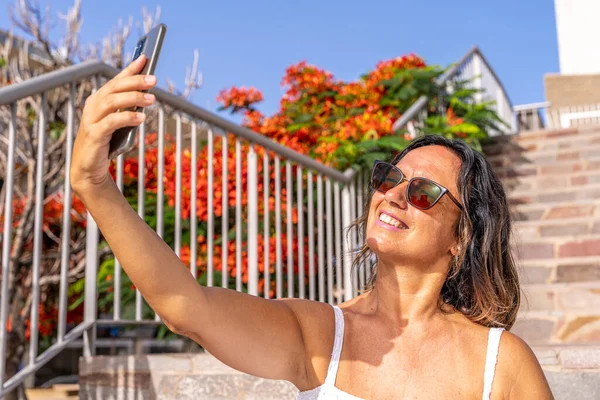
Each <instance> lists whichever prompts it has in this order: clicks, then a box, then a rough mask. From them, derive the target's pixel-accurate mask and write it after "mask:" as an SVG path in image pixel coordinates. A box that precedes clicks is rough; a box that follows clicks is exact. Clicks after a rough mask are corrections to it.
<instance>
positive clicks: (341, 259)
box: [0, 62, 368, 397]
mask: <svg viewBox="0 0 600 400" xmlns="http://www.w3.org/2000/svg"><path fill="white" fill-rule="evenodd" d="M116 73H117V70H115V69H113V68H112V67H109V66H107V65H104V64H102V63H100V62H85V63H82V64H79V65H75V66H72V67H68V68H65V69H62V70H58V71H54V72H51V73H48V74H45V75H43V76H39V77H36V78H33V79H31V80H28V81H25V82H22V83H19V84H16V85H12V86H8V87H4V88H1V89H0V109H3V110H4V112H5V113H7V114H8V115H10V118H9V121H8V134H7V135H6V136H5V137H6V140H5V141H4V142H5V143H4V144H0V145H4V146H5V148H6V149H7V152H6V155H7V160H6V165H7V170H6V177H5V179H4V184H3V190H4V198H3V200H4V213H3V216H2V217H3V220H4V228H3V233H2V242H3V243H2V289H1V290H2V291H1V299H0V356H1V359H0V382H1V388H0V397H1V396H2V395H4V394H6V393H8V392H9V391H11V390H12V389H14V388H15V387H16V386H17V385H19V384H20V383H21V382H22V381H23V380H24V378H25V377H26V376H28V375H30V374H32V373H34V372H35V371H36V370H37V369H39V368H40V367H41V366H43V365H44V364H45V363H46V362H47V361H49V360H50V359H51V358H52V357H53V356H55V355H56V354H58V353H59V352H60V351H61V350H62V349H64V348H65V347H67V346H69V345H70V344H72V343H73V342H74V341H75V340H78V339H79V338H81V337H83V351H84V355H85V356H90V355H93V354H95V347H96V328H97V326H101V325H111V326H119V325H158V324H160V320H159V318H158V317H157V316H150V317H148V316H147V313H146V312H145V311H144V310H145V309H144V307H145V306H144V302H143V299H142V297H141V295H140V294H139V292H136V296H135V306H134V308H135V313H134V316H133V317H132V318H125V317H124V313H125V310H124V309H123V304H122V296H123V295H124V292H123V290H124V289H123V279H124V278H123V276H122V272H121V267H120V265H119V263H118V260H114V269H113V270H112V272H113V274H114V278H113V281H112V282H114V284H113V285H112V287H111V290H110V293H111V296H113V300H112V302H111V303H112V307H110V308H111V309H112V313H111V315H104V316H101V317H99V316H98V312H99V307H98V296H99V286H98V282H97V279H95V278H96V277H97V276H98V273H99V267H100V266H101V265H100V262H101V261H106V260H109V259H110V258H111V257H112V256H111V255H110V253H109V251H108V252H107V251H106V248H105V246H104V242H102V239H101V237H100V234H99V231H98V228H97V225H96V224H95V222H94V220H93V218H92V217H91V215H89V214H87V216H86V217H85V227H84V228H83V227H82V226H74V225H73V222H72V207H73V204H72V200H71V199H72V194H71V189H70V181H69V173H68V171H69V167H70V158H71V150H72V144H73V140H74V135H75V131H76V126H77V120H78V115H79V113H80V112H81V109H82V107H83V102H82V101H81V102H80V103H76V100H75V99H76V93H80V92H82V91H85V90H89V91H90V92H91V91H93V90H95V88H97V87H99V86H100V85H101V84H102V81H103V80H106V79H110V78H112V77H113V76H114V75H115V74H116ZM59 92H61V93H63V94H65V93H66V96H64V100H65V101H64V104H63V105H61V107H60V109H59V110H58V111H57V112H56V115H61V116H62V117H64V119H65V121H66V123H65V126H64V131H63V132H62V135H61V136H60V139H58V140H64V146H65V157H66V160H65V164H64V166H62V167H61V168H59V169H60V172H59V174H62V184H61V185H60V186H59V187H58V188H57V187H54V188H50V187H48V183H47V182H46V181H45V177H47V176H48V174H49V171H48V169H49V166H48V165H45V162H46V161H47V160H48V157H50V155H49V154H48V153H49V149H50V147H53V146H56V145H57V139H51V138H50V137H49V136H52V135H51V126H52V123H53V121H51V120H50V119H49V116H48V110H47V108H48V99H49V98H52V99H53V101H56V98H57V96H58V97H60V94H57V93H59ZM152 93H154V94H155V95H156V98H157V105H156V106H155V107H153V108H152V109H151V110H149V111H148V113H149V116H148V118H147V119H146V121H145V123H144V125H142V126H141V127H140V129H139V136H140V139H139V148H138V149H137V154H134V155H130V156H129V157H128V156H127V155H126V156H125V157H124V156H120V157H119V158H118V159H117V162H116V181H117V184H118V186H119V187H120V188H121V190H123V189H124V188H129V189H134V190H135V194H133V195H132V194H131V193H129V194H128V195H129V196H130V197H132V199H131V201H132V204H134V205H137V211H138V214H139V215H140V216H141V217H142V218H146V219H147V220H148V219H149V218H150V219H153V220H155V229H156V231H157V233H158V234H159V235H160V236H161V237H163V238H164V239H165V240H168V241H170V242H171V243H172V247H173V249H174V251H175V252H176V253H177V254H178V255H179V256H182V250H183V248H184V247H185V246H186V245H189V253H188V254H189V255H188V258H189V266H190V271H191V273H192V274H193V275H194V276H195V277H197V278H201V275H203V276H204V278H205V279H206V284H207V285H209V286H213V285H219V286H223V287H230V288H234V289H236V290H240V291H241V290H244V291H247V292H248V293H250V294H253V295H261V296H264V297H266V298H269V297H271V295H273V297H276V298H280V297H300V298H309V299H312V300H319V301H325V302H329V303H331V304H337V303H341V302H343V301H346V300H349V299H351V298H353V297H354V296H355V295H356V294H357V289H358V286H359V284H364V282H365V281H366V279H368V276H367V272H365V269H362V270H361V271H360V272H357V271H354V273H351V261H352V259H351V255H350V252H349V251H350V250H351V249H353V248H355V247H357V246H358V244H359V243H358V240H359V239H358V237H357V235H356V234H352V235H350V236H349V238H350V239H349V240H350V242H349V241H347V240H346V239H345V237H344V236H345V235H344V229H343V228H344V227H347V226H348V225H349V224H350V222H351V221H352V220H353V219H355V218H356V217H357V216H358V214H359V213H360V212H361V210H362V202H363V199H364V198H366V197H365V196H366V190H367V185H366V184H365V182H364V180H363V178H364V174H356V173H355V172H354V171H347V172H345V173H342V172H340V171H338V170H335V169H333V168H330V167H327V166H325V165H322V164H320V163H319V162H317V161H315V160H314V159H312V158H310V157H308V156H305V155H303V154H300V153H297V152H295V151H293V150H291V149H289V148H287V147H285V146H282V145H280V144H278V143H276V142H273V141H271V140H270V139H268V138H266V137H264V136H261V135H259V134H257V133H255V132H252V131H250V130H249V129H246V128H243V127H240V126H238V125H236V124H234V123H232V122H230V121H227V120H225V119H223V118H221V117H219V116H218V115H215V114H213V113H210V112H208V111H206V110H204V109H202V108H200V107H197V106H195V105H193V104H191V103H189V102H187V101H185V100H183V99H182V98H180V97H177V96H175V95H172V94H170V93H168V92H165V91H163V90H160V89H154V90H152ZM82 99H83V97H82ZM32 110H34V111H33V112H32ZM173 124H174V126H175V129H174V130H175V133H174V136H175V140H174V143H172V142H171V141H170V135H169V133H168V132H167V128H166V126H168V125H173ZM153 128H155V129H156V136H157V142H155V143H146V139H148V138H149V137H150V136H151V135H150V133H151V132H150V131H151V130H153ZM19 132H21V133H22V134H23V137H25V138H27V137H28V136H29V139H32V143H36V145H37V149H36V150H35V151H34V152H33V153H35V154H36V162H35V172H33V171H30V170H28V169H26V168H25V169H24V167H23V165H22V164H23V163H24V161H25V160H24V159H23V158H24V157H25V156H24V155H23V152H21V151H19V146H26V145H27V144H24V143H22V142H23V139H20V136H19V135H20V134H19ZM49 140H51V142H49ZM30 150H31V149H30ZM150 151H154V153H153V154H154V155H155V157H156V160H155V161H153V162H155V164H153V166H154V168H153V169H152V170H151V171H146V168H145V167H140V166H146V163H147V162H148V159H147V157H148V155H149V154H150ZM203 156H204V158H202V157H203ZM167 157H174V163H171V164H168V163H167V162H166V161H165V160H166V158H167ZM135 162H137V165H138V171H137V176H136V177H132V176H131V175H133V174H132V173H130V171H129V172H127V173H126V172H125V168H126V167H127V165H128V163H135ZM184 164H185V165H186V166H188V168H187V170H184V168H183V165H184ZM173 165H174V169H175V170H174V171H173V170H172V169H169V168H171V167H172V166H173ZM234 165H235V174H234V175H235V176H230V175H229V167H232V168H233V166H234ZM219 166H220V168H219ZM52 167H53V168H54V167H56V165H52ZM243 169H244V171H242V170H243ZM191 171H192V172H191ZM25 173H29V174H30V175H31V177H33V179H34V182H35V185H34V186H35V196H34V197H35V198H34V204H35V206H34V209H33V210H32V213H33V217H34V220H35V223H34V225H33V237H32V239H31V242H32V243H33V248H32V250H31V255H32V260H33V261H32V267H31V282H32V284H31V296H30V299H31V301H30V305H29V307H30V332H31V334H30V337H29V345H28V347H29V354H28V362H27V364H26V365H25V367H24V368H22V369H21V370H20V371H18V372H17V373H16V374H15V375H14V376H12V377H9V379H6V378H7V376H6V372H7V371H6V365H5V363H6V354H7V337H8V327H7V324H8V323H9V313H10V312H9V301H11V299H10V294H11V293H13V291H14V287H12V288H11V287H9V285H11V284H12V285H14V282H11V281H12V280H13V279H14V276H12V275H11V274H13V273H14V269H15V268H17V265H16V264H17V263H19V262H20V261H19V260H16V259H15V258H14V257H12V256H11V250H12V248H13V245H15V243H14V241H15V240H20V239H19V238H16V236H15V235H17V233H16V230H18V226H15V223H16V220H15V218H16V217H17V215H16V214H15V213H14V212H13V211H14V204H15V201H16V199H17V197H18V196H19V194H18V193H19V191H20V185H26V184H27V182H25V180H24V179H22V178H23V177H22V175H23V174H25ZM146 173H149V174H150V173H151V174H155V175H156V176H155V181H154V184H155V185H156V187H155V188H154V187H153V188H150V187H149V186H148V179H149V178H148V177H147V176H145V174H146ZM127 174H128V175H127ZM167 174H169V175H168V176H167ZM126 175H127V176H128V177H129V178H136V179H137V182H135V179H134V180H133V181H132V182H129V183H126V182H125V180H126V179H125V178H126ZM184 178H185V181H184ZM130 180H131V179H130ZM173 180H174V181H175V182H174V186H175V188H174V193H173V191H171V192H170V193H167V189H166V186H169V187H172V184H173V183H172V182H173ZM187 182H189V187H188V186H185V187H184V184H185V185H187ZM30 183H31V182H30ZM219 183H220V185H219ZM201 184H202V185H201ZM283 185H285V186H283ZM219 186H220V187H219ZM200 187H203V188H205V189H206V192H205V193H200V192H199V188H200ZM284 188H285V189H284ZM232 190H235V196H230V192H231V191H232ZM217 191H220V196H218V195H217V193H216V192H217ZM50 192H52V193H53V195H57V196H59V197H60V198H62V199H63V205H64V208H63V213H62V227H61V229H60V233H56V234H55V235H54V236H58V237H54V238H53V239H54V240H55V242H57V243H58V244H57V247H58V248H59V252H60V256H59V257H58V259H59V260H60V272H59V277H60V279H59V280H58V326H57V335H56V337H55V338H54V339H53V341H52V345H51V346H50V347H49V348H48V349H46V350H45V351H43V352H42V353H41V354H38V347H39V329H38V322H39V319H38V310H39V306H40V301H41V300H40V293H41V292H42V290H41V285H40V283H41V281H40V280H41V279H42V278H43V275H44V271H47V270H48V268H49V266H48V265H46V264H47V262H48V260H46V258H45V257H44V256H45V254H44V252H45V251H46V247H47V244H46V242H47V241H48V236H49V235H50V234H51V232H48V230H47V227H45V226H44V218H45V217H46V215H45V212H46V211H45V209H44V204H45V202H46V201H47V198H48V196H49V193H50ZM21 196H23V195H21ZM173 197H174V198H173ZM219 197H220V199H219ZM149 198H152V199H154V201H155V203H153V204H154V206H153V207H151V209H149V207H148V206H147V202H148V199H149ZM198 198H202V201H201V204H202V206H203V208H205V209H204V210H203V211H200V210H199V209H198V207H197V205H198V201H199V200H198ZM168 202H171V203H173V208H174V221H171V220H169V221H165V218H166V217H165V213H166V212H167V210H166V208H165V204H166V203H168ZM186 204H187V205H186ZM184 205H186V207H187V206H189V211H186V212H185V214H187V215H186V218H185V220H184V210H183V209H182V207H183V206H184ZM166 207H167V208H169V206H168V205H167V206H166ZM218 209H220V211H218V212H217V210H218ZM282 211H283V212H282ZM21 217H23V216H22V215H21ZM171 222H172V223H173V230H174V232H173V237H167V236H168V235H167V232H166V231H165V228H166V227H167V224H170V223H171ZM199 228H202V230H203V231H202V232H199ZM73 230H78V231H79V233H80V234H81V235H82V234H83V232H85V249H84V250H85V251H84V253H85V258H84V259H83V260H82V261H81V263H83V264H84V271H83V276H85V278H87V279H85V286H84V301H83V304H84V310H83V321H82V322H80V323H78V324H77V325H75V326H69V325H68V324H67V322H66V321H67V314H68V312H69V306H70V304H68V303H69V285H70V284H72V283H73V280H74V279H75V278H74V276H71V275H70V273H71V272H72V270H73V268H74V261H73V259H72V254H71V253H72V252H73V251H74V249H73V244H72V243H71V242H72V240H71V238H72V236H73ZM201 233H202V235H203V236H204V237H205V240H204V241H202V242H201V243H199V241H197V240H196V239H195V238H196V237H198V236H199V235H200V234H201ZM186 237H187V238H189V239H185V238H186ZM15 238H16V239H15ZM80 238H81V236H80ZM186 240H187V242H188V243H186ZM243 241H245V242H246V243H243ZM261 241H262V243H259V242H261ZM17 244H18V243H17ZM202 244H204V245H205V246H206V253H204V252H203V251H202V250H201V248H199V245H202ZM273 247H274V248H275V249H274V252H273V251H272V249H273ZM186 251H187V250H186ZM217 252H218V253H220V256H221V257H220V266H219V265H218V264H219V260H218V259H217V258H216V253H217ZM230 252H231V253H232V254H231V255H232V256H233V255H234V254H235V256H234V262H233V264H234V265H235V267H234V268H233V269H228V265H231V258H230V254H229V253H230ZM205 254H206V256H205ZM272 254H273V256H272ZM243 255H246V257H247V258H244V257H243ZM200 259H202V270H199V269H198V267H197V265H198V263H199V262H200ZM81 263H80V265H83V264H81ZM243 263H244V264H246V265H243ZM243 270H247V273H245V272H244V271H243ZM218 274H220V275H221V279H220V281H218V279H216V278H218ZM230 275H235V277H233V276H230ZM259 282H260V283H262V285H261V286H260V287H259ZM103 296H104V294H103Z"/></svg>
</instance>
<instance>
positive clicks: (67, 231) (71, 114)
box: [0, 82, 75, 385]
mask: <svg viewBox="0 0 600 400" xmlns="http://www.w3.org/2000/svg"><path fill="white" fill-rule="evenodd" d="M67 107H68V109H67V138H66V142H65V183H64V193H63V226H62V234H61V237H60V246H61V249H60V250H61V251H60V288H59V294H58V331H57V334H58V337H57V341H58V343H62V342H63V340H64V338H65V335H66V333H67V311H68V310H67V307H68V290H69V286H68V285H69V282H68V279H69V264H70V259H71V207H72V196H73V194H72V191H71V174H70V171H71V155H72V153H73V137H74V135H75V127H74V125H75V82H72V83H71V84H70V85H69V101H68V102H67ZM2 356H3V355H2V354H0V357H2ZM1 384H2V380H1V379H0V385H1Z"/></svg>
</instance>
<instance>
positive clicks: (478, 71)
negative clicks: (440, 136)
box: [392, 46, 517, 137]
mask: <svg viewBox="0 0 600 400" xmlns="http://www.w3.org/2000/svg"><path fill="white" fill-rule="evenodd" d="M454 81H459V82H466V87H467V88H471V89H477V90H478V93H477V94H476V95H475V102H476V103H482V102H494V104H492V105H491V108H492V109H494V110H495V111H496V113H497V114H498V116H499V117H500V118H501V119H502V120H503V121H505V122H506V123H507V125H508V126H507V127H506V128H504V129H503V130H501V131H500V132H492V134H507V133H513V132H515V131H516V128H517V127H516V125H515V121H514V114H513V109H512V104H511V102H510V99H509V97H508V94H507V92H506V90H505V89H504V86H503V85H502V82H501V81H500V79H499V78H498V76H497V75H496V72H495V71H494V70H493V69H492V67H491V66H490V64H489V62H488V61H487V59H486V58H485V57H484V56H483V54H482V53H481V50H479V48H478V47H477V46H475V47H473V48H472V49H471V50H469V52H468V53H467V54H465V55H464V56H463V57H462V58H461V59H460V60H459V61H458V62H457V63H455V64H454V65H453V66H452V67H450V68H448V70H446V71H445V72H444V73H443V74H442V75H440V76H439V77H438V78H437V80H436V83H437V85H438V86H439V87H440V88H449V89H450V90H452V89H451V88H452V82H454ZM428 102H429V99H428V98H427V97H426V96H421V97H420V98H419V99H418V100H417V101H416V102H415V103H414V104H413V105H412V106H411V107H410V108H409V109H408V110H407V111H406V112H405V113H404V114H403V115H402V117H401V118H399V119H398V120H397V121H396V122H395V123H394V125H393V127H392V129H394V130H395V131H396V130H398V129H406V130H407V131H408V132H409V133H410V134H411V135H412V136H413V137H415V136H417V135H418V134H419V131H420V129H421V128H422V127H423V123H424V120H425V118H426V117H427V110H426V107H427V104H428Z"/></svg>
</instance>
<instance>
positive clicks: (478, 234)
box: [353, 135, 520, 329]
mask: <svg viewBox="0 0 600 400" xmlns="http://www.w3.org/2000/svg"><path fill="white" fill-rule="evenodd" d="M446 164H449V165H446ZM403 171H406V172H407V173H410V175H408V176H410V180H409V179H408V178H407V177H406V175H405V174H404V172H403ZM427 176H431V177H434V176H435V177H436V179H438V182H436V181H434V180H431V179H427V178H426V177H427ZM404 181H408V182H409V183H408V184H407V185H406V187H404V185H401V182H404ZM415 182H418V183H417V184H415ZM440 182H444V183H446V182H447V186H444V185H442V184H441V183H440ZM449 188H451V189H449ZM459 188H460V190H459ZM371 189H372V193H371V202H369V203H367V208H366V210H365V213H364V215H363V216H362V217H361V218H359V219H358V220H357V221H355V223H354V226H353V227H354V228H358V229H359V231H360V232H361V233H362V235H363V237H366V241H365V245H364V246H363V247H362V248H361V249H360V253H359V256H358V257H357V258H356V259H355V261H354V267H355V268H358V267H359V266H361V265H368V263H365V262H364V261H366V259H368V258H370V257H372V256H373V255H375V256H376V257H377V258H378V259H379V255H378V253H379V252H380V251H379V248H380V245H379V244H378V236H377V232H375V230H374V229H372V228H370V226H371V225H380V223H379V221H381V220H382V219H383V222H388V221H387V218H395V220H397V221H398V220H399V221H400V222H401V223H402V224H404V225H405V224H406V221H403V220H402V218H400V217H399V211H400V210H401V209H402V208H403V207H402V206H401V204H402V201H401V200H398V198H399V195H398V193H397V191H398V190H400V191H402V193H400V195H403V196H400V197H401V198H402V199H403V201H405V202H407V203H408V204H410V205H412V206H413V207H415V208H417V209H421V210H428V209H430V208H432V207H433V206H434V205H435V204H436V203H437V202H438V201H441V204H444V205H443V206H442V207H443V211H444V213H443V214H444V216H445V218H447V219H448V221H447V223H445V224H443V225H442V226H444V227H446V231H444V232H442V233H440V234H439V235H438V234H434V231H433V230H432V229H434V228H433V227H430V228H428V229H427V230H421V232H422V233H423V235H422V236H421V237H420V239H421V240H422V243H423V244H424V245H425V246H426V247H427V248H428V249H429V251H425V250H424V249H423V254H419V257H420V259H421V260H425V258H424V256H425V254H427V253H429V254H430V255H431V256H432V258H434V259H439V258H440V257H441V258H442V259H444V256H445V257H446V258H447V260H445V259H444V261H447V262H446V264H447V265H449V266H450V267H449V272H448V276H447V278H446V280H445V281H444V285H443V286H442V290H441V293H440V307H442V308H443V306H444V305H450V306H452V307H453V308H454V309H456V310H459V311H460V312H461V313H463V314H464V315H466V316H468V317H469V318H470V319H471V320H472V321H473V322H477V323H480V324H483V325H485V326H490V327H492V326H495V327H503V328H507V329H508V328H510V327H511V326H512V325H513V324H514V322H515V318H516V313H517V311H518V308H519V303H520V290H519V280H518V275H517V270H516V267H515V262H514V260H513V257H512V253H511V252H510V251H509V249H510V234H511V220H510V215H509V209H508V204H507V200H506V195H505V193H504V189H503V187H502V184H501V182H500V181H499V180H498V178H497V177H496V176H495V175H494V173H493V171H492V169H491V167H490V165H489V164H488V162H487V161H486V160H485V158H484V157H483V156H481V155H480V154H479V153H477V152H475V151H473V150H472V149H471V148H469V147H468V146H467V145H465V144H464V143H463V142H461V141H457V140H448V139H445V138H443V137H441V136H435V135H430V136H425V137H423V138H421V139H418V140H415V141H413V142H412V143H411V144H410V145H409V146H408V147H407V148H406V149H405V150H404V151H402V152H401V153H400V154H398V155H397V156H396V157H395V158H394V160H393V161H392V162H391V163H384V162H376V163H375V165H374V167H373V173H372V177H371ZM453 192H454V193H455V194H456V195H453V194H452V193H453ZM445 194H447V195H448V198H449V200H451V202H447V203H444V201H443V197H444V195H445ZM394 198H396V201H394V200H393V199H394ZM458 198H461V200H460V201H459V200H458ZM461 202H462V203H461ZM382 203H383V204H382ZM452 203H454V204H455V205H456V206H458V207H459V208H458V209H456V210H453V209H452V208H453V207H452ZM392 205H393V207H392ZM394 208H396V211H390V210H393V209H394ZM404 208H406V207H404ZM459 211H462V212H459ZM382 214H383V215H387V216H388V217H387V218H382V217H381V215H382ZM403 214H404V215H406V217H403V218H409V215H408V213H403ZM418 215H419V214H417V216H418ZM425 215H427V214H425ZM369 221H371V223H369ZM418 222H419V220H416V221H415V223H418ZM449 228H450V229H451V232H449V231H448V229H449ZM432 237H433V238H438V237H439V238H440V239H443V241H448V242H449V243H451V246H450V253H448V254H445V255H442V256H440V255H435V254H432V251H433V247H432V246H431V245H432V244H431V243H430V242H429V240H430V239H432ZM418 238H419V237H418ZM383 241H384V242H386V243H388V244H389V241H386V240H385V239H384V240H383ZM436 242H438V243H440V241H439V240H436ZM402 247H403V249H404V250H403V251H406V245H405V246H402ZM446 247H448V245H446ZM382 256H383V257H384V258H385V257H386V253H385V252H384V253H383V254H382ZM378 269H379V265H378V264H377V263H376V264H374V266H373V267H372V271H370V272H371V274H370V276H371V278H370V280H369V282H367V284H366V288H367V289H372V288H373V287H374V286H375V282H376V280H377V273H378Z"/></svg>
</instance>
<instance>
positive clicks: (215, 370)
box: [79, 345, 600, 400]
mask: <svg viewBox="0 0 600 400" xmlns="http://www.w3.org/2000/svg"><path fill="white" fill-rule="evenodd" d="M533 351H534V353H535V355H536V357H537V358H538V360H539V361H540V364H541V365H542V368H543V369H544V373H545V374H546V377H547V379H548V381H549V383H550V386H551V388H552V392H553V393H554V396H555V397H556V399H557V400H559V399H578V400H588V399H589V400H592V399H593V400H596V399H600V345H587V346H569V345H562V346H539V347H534V348H533ZM79 371H80V382H79V384H80V391H79V396H80V398H81V399H82V400H86V399H165V400H175V399H184V400H185V399H190V400H191V399H199V400H209V399H211V400H213V399H214V400H225V399H249V400H276V399H277V400H279V399H290V400H293V399H295V397H296V394H297V392H298V391H297V389H296V388H295V387H294V386H293V385H292V384H291V383H289V382H285V381H274V380H269V379H263V378H257V377H253V376H250V375H247V374H243V373H241V372H238V371H236V370H234V369H232V368H229V367H228V366H226V365H225V364H223V363H221V362H220V361H218V360H217V359H215V358H214V357H213V356H211V355H210V354H160V355H148V356H138V357H136V356H116V357H110V356H97V357H91V358H81V359H80V361H79Z"/></svg>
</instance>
